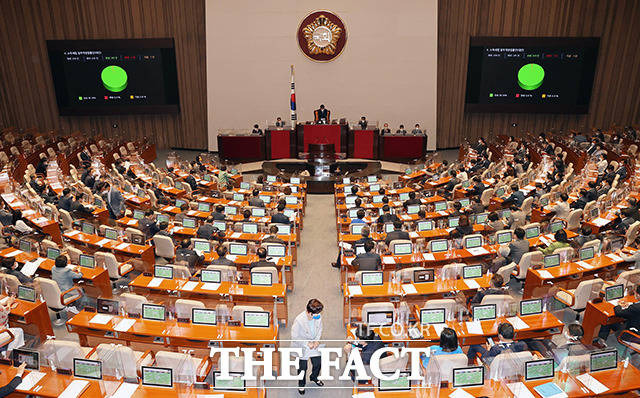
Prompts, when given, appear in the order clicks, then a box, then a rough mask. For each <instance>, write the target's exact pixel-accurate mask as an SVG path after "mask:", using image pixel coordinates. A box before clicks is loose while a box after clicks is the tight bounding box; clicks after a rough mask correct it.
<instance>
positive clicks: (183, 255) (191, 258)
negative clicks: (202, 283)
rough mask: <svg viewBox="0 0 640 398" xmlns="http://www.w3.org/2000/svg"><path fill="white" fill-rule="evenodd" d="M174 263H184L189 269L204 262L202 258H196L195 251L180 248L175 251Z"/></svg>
mask: <svg viewBox="0 0 640 398" xmlns="http://www.w3.org/2000/svg"><path fill="white" fill-rule="evenodd" d="M176 261H186V262H187V264H189V268H194V267H195V266H196V264H198V262H202V261H204V256H198V253H196V252H195V250H191V249H183V248H181V247H180V248H178V249H176Z"/></svg>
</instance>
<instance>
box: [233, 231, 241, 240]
mask: <svg viewBox="0 0 640 398" xmlns="http://www.w3.org/2000/svg"><path fill="white" fill-rule="evenodd" d="M241 236H242V234H241V233H240V232H234V233H232V234H231V237H232V238H234V239H237V238H239V237H241Z"/></svg>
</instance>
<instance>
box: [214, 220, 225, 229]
mask: <svg viewBox="0 0 640 398" xmlns="http://www.w3.org/2000/svg"><path fill="white" fill-rule="evenodd" d="M213 227H214V228H217V229H218V231H224V230H226V229H227V224H226V223H225V222H224V221H220V220H217V221H214V222H213Z"/></svg>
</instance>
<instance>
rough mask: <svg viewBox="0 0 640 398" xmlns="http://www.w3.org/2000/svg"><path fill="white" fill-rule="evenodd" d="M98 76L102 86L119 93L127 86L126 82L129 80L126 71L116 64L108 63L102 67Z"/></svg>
mask: <svg viewBox="0 0 640 398" xmlns="http://www.w3.org/2000/svg"><path fill="white" fill-rule="evenodd" d="M100 78H101V79H102V84H103V85H104V88H106V89H107V90H109V91H111V92H114V93H119V92H120V91H122V90H124V89H125V88H127V83H128V82H129V77H128V76H127V72H126V71H125V70H124V69H122V68H121V67H119V66H116V65H109V66H107V67H106V68H104V69H103V70H102V73H100Z"/></svg>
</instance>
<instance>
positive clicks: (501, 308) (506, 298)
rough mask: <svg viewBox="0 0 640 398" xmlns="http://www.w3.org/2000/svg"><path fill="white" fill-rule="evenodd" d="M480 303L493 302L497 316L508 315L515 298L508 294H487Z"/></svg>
mask: <svg viewBox="0 0 640 398" xmlns="http://www.w3.org/2000/svg"><path fill="white" fill-rule="evenodd" d="M480 304H495V305H496V313H497V316H503V315H508V314H509V311H510V309H511V306H513V305H515V304H516V300H515V299H514V298H513V297H511V295H510V294H487V295H485V296H484V297H483V298H482V301H481V302H480Z"/></svg>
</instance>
